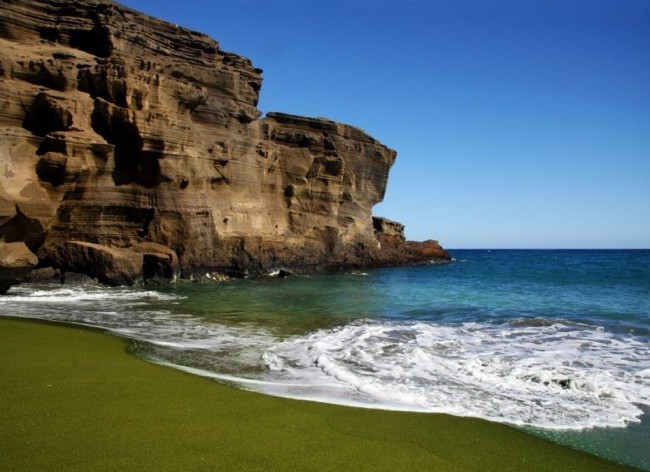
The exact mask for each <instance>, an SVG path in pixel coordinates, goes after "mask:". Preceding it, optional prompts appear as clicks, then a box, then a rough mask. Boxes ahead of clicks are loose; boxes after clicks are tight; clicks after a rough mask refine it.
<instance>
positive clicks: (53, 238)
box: [0, 0, 449, 275]
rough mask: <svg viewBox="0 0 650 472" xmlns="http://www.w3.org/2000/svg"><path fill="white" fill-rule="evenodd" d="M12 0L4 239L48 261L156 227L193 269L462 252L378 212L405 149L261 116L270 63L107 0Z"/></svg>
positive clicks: (3, 30)
mask: <svg viewBox="0 0 650 472" xmlns="http://www.w3.org/2000/svg"><path fill="white" fill-rule="evenodd" d="M0 4H1V5H2V8H0V173H1V178H0V241H4V242H5V243H13V242H24V243H25V245H26V246H27V247H28V248H29V249H30V250H31V251H32V252H33V253H35V254H37V255H38V258H39V261H40V262H39V264H40V266H54V267H58V268H60V269H61V270H72V269H73V268H74V270H76V271H81V272H84V267H85V266H84V264H86V265H88V264H90V265H92V264H93V262H92V260H93V257H95V259H94V260H95V263H96V261H97V258H96V256H92V255H90V256H89V255H88V254H90V253H88V251H89V249H88V248H89V247H91V246H92V247H93V248H95V247H97V248H98V249H97V250H100V249H101V250H102V251H104V252H103V253H102V254H108V253H110V254H114V253H116V251H117V250H129V248H133V247H136V246H138V245H142V244H143V243H155V244H154V245H153V246H155V247H156V248H162V249H156V250H155V251H153V250H152V251H149V253H151V254H158V255H163V256H165V254H166V251H167V249H165V248H169V249H171V250H172V252H173V253H175V254H174V256H173V257H174V258H175V257H176V255H177V256H178V259H177V261H176V262H174V264H176V265H177V266H178V268H176V266H175V267H174V268H173V269H169V268H167V269H166V270H172V271H177V270H182V271H183V273H184V274H185V275H189V274H192V273H193V272H200V271H205V270H214V271H224V272H232V273H236V274H245V273H247V272H252V273H259V272H264V271H267V270H269V269H271V268H274V267H289V268H302V269H317V268H333V267H341V266H373V265H395V264H404V263H409V264H411V263H426V262H432V261H433V262H435V261H444V260H447V259H448V258H449V256H448V254H447V253H446V252H445V251H444V250H443V249H442V248H440V246H439V245H437V243H435V242H431V241H430V242H427V243H407V242H406V241H404V238H403V234H401V235H400V230H399V225H398V224H396V223H393V222H387V220H382V219H375V222H374V223H373V219H372V211H371V210H372V207H373V205H375V204H376V203H378V202H380V201H381V200H382V199H383V196H384V192H385V189H386V184H387V179H388V172H389V169H390V167H391V165H392V164H393V162H394V160H395V157H396V153H395V151H393V150H391V149H389V148H387V147H386V146H384V145H383V144H381V143H380V142H378V141H377V140H375V139H373V138H372V137H370V136H368V135H367V134H366V133H364V132H363V131H361V130H360V129H358V128H355V127H352V126H348V125H344V124H340V123H336V122H333V121H329V120H326V119H321V118H306V117H300V116H293V115H287V114H282V113H268V114H267V115H266V116H265V117H264V118H261V113H260V111H259V110H258V109H257V102H258V96H259V93H260V89H261V85H262V71H261V70H260V69H257V68H255V67H254V66H253V65H252V64H251V62H250V61H249V60H248V59H246V58H243V57H241V56H238V55H235V54H231V53H227V52H224V51H222V50H221V49H220V48H219V44H218V43H217V42H216V41H214V40H213V39H211V38H209V37H208V36H206V35H204V34H201V33H197V32H194V31H190V30H188V29H185V28H181V27H178V26H176V25H173V24H170V23H166V22H164V21H161V20H157V19H155V18H152V17H149V16H146V15H144V14H141V13H138V12H136V11H133V10H131V9H128V8H126V7H123V6H121V5H118V4H116V3H113V2H110V1H105V0H86V1H84V2H80V1H77V0H3V1H1V2H0ZM382 221H385V222H384V223H382ZM396 225H398V226H396ZM402 230H403V228H402ZM80 243H82V244H81V245H80ZM84 244H85V245H86V246H83V247H84V248H85V249H84V251H80V250H79V248H80V247H82V245H84ZM153 246H149V247H153ZM94 250H95V249H93V251H94ZM81 252H83V253H84V254H86V253H88V254H86V256H84V257H86V259H83V257H82V256H80V255H79V254H81ZM130 252H134V253H137V254H140V256H138V257H139V258H136V262H138V261H140V260H141V258H142V254H141V252H137V251H130ZM149 253H147V254H149ZM93 254H94V253H93ZM120 254H122V253H120ZM111 257H112V256H111ZM165 257H167V256H165ZM170 257H172V256H170ZM80 258H81V259H80ZM127 258H128V257H127ZM163 259H164V257H163ZM161 260H162V259H161ZM84 261H86V262H84ZM85 272H89V270H86V271H85ZM90 272H91V271H90ZM174 273H176V272H174Z"/></svg>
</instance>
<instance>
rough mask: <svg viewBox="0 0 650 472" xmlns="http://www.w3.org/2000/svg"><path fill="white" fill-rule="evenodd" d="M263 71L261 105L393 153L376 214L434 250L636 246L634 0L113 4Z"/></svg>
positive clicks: (642, 238) (648, 6)
mask: <svg viewBox="0 0 650 472" xmlns="http://www.w3.org/2000/svg"><path fill="white" fill-rule="evenodd" d="M122 3H124V4H125V5H128V6H130V7H132V8H135V9H137V10H140V11H143V12H145V13H148V14H151V15H154V16H157V17H160V18H164V19H166V20H169V21H171V22H174V23H177V24H179V25H182V26H186V27H188V28H191V29H195V30H198V31H202V32H204V33H207V34H209V35H210V36H212V37H213V38H215V39H217V40H218V41H219V42H220V44H221V47H222V49H224V50H226V51H231V52H235V53H237V54H240V55H243V56H246V57H248V58H250V59H251V60H252V61H253V63H254V64H255V66H256V67H260V68H262V69H264V84H263V86H262V92H261V99H260V104H259V107H260V109H261V110H262V112H264V113H266V112H268V111H283V112H287V113H294V114H299V115H306V116H322V117H327V118H330V119H333V120H336V121H341V122H344V123H349V124H352V125H355V126H358V127H360V128H363V129H364V130H366V131H367V132H368V133H370V134H371V135H372V136H374V137H375V138H377V139H379V140H380V141H382V142H383V143H385V144H386V145H388V146H389V147H391V148H393V149H395V150H397V152H398V158H397V162H396V164H395V166H394V167H393V169H392V171H391V175H390V179H389V185H388V191H387V193H386V198H385V201H384V202H383V203H381V204H379V205H377V206H376V207H375V214H378V215H382V216H386V217H388V218H391V219H394V220H398V221H401V222H402V223H404V224H405V225H406V231H407V236H408V237H409V238H410V239H417V240H422V239H428V238H434V239H438V240H440V242H441V243H442V244H443V246H445V247H448V248H564V247H566V248H579V247H584V248H619V247H620V248H625V247H637V248H638V247H642V248H650V2H649V1H646V0H611V1H605V0H585V1H579V0H473V1H470V0H454V1H452V0H444V1H443V0H440V1H438V0H430V1H427V0H401V1H398V0H392V1H388V0H373V1H361V0H358V1H357V0H348V1H343V0H339V1H331V0H223V1H218V2H217V1H212V0H187V1H184V2H178V1H177V0H174V1H171V0H124V1H123V2H122Z"/></svg>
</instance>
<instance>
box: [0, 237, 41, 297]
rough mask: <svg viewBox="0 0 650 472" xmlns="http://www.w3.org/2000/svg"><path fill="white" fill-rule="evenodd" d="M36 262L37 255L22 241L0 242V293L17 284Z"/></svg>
mask: <svg viewBox="0 0 650 472" xmlns="http://www.w3.org/2000/svg"><path fill="white" fill-rule="evenodd" d="M37 264H38V257H36V255H35V254H34V253H33V252H31V251H30V250H29V248H28V247H27V245H26V244H25V243H23V242H16V243H4V242H0V294H3V293H6V292H7V290H9V288H10V287H11V286H12V285H15V284H18V283H20V282H22V281H23V280H24V278H25V277H27V276H28V275H29V273H30V272H31V270H32V269H33V268H34V267H36V265H37Z"/></svg>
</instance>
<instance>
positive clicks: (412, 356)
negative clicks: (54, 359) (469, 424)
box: [0, 250, 650, 470]
mask: <svg viewBox="0 0 650 472" xmlns="http://www.w3.org/2000/svg"><path fill="white" fill-rule="evenodd" d="M451 253H452V256H453V257H454V260H453V262H451V263H449V264H443V265H433V266H422V267H410V268H392V269H373V270H364V271H341V272H337V273H326V274H313V275H310V276H295V277H289V278H286V279H279V278H277V277H267V278H261V279H256V280H232V281H229V282H221V283H200V282H199V283H197V282H194V283H181V284H178V285H176V286H169V287H160V288H123V287H122V288H105V287H100V286H98V285H94V284H92V283H86V284H79V285H29V284H26V285H19V286H16V287H13V288H12V289H11V290H10V291H9V293H8V294H7V295H6V296H4V297H0V314H3V315H10V316H24V317H33V318H42V319H50V320H57V321H67V322H74V323H81V324H86V325H91V326H98V327H103V328H105V329H108V330H110V331H112V332H114V333H117V334H119V335H121V336H125V337H128V338H132V339H134V340H137V341H138V349H139V350H140V353H141V355H143V356H144V357H146V358H148V359H150V360H152V361H155V362H160V363H164V364H168V365H172V366H174V367H176V368H181V369H184V370H187V371H189V372H193V373H196V374H199V375H204V376H208V377H212V378H215V379H217V380H219V381H222V382H226V383H229V384H232V385H235V386H238V387H240V388H245V389H249V390H255V391H259V392H262V393H267V394H271V395H279V396H286V397H292V398H302V399H311V400H314V401H324V402H332V403H339V404H347V405H357V406H363V407H371V408H384V409H396V410H410V411H422V412H436V413H448V414H452V415H458V416H474V417H480V418H485V419H488V420H491V421H497V422H502V423H507V424H511V425H514V426H516V427H520V428H523V429H525V430H527V431H529V432H531V433H532V434H538V435H542V436H544V437H547V438H550V439H552V440H554V441H557V442H560V443H563V444H567V445H570V446H571V447H575V448H579V449H583V450H586V451H589V452H591V453H594V454H596V455H600V456H603V457H606V458H609V459H612V460H615V461H617V462H622V463H626V464H631V465H636V466H637V467H640V468H643V469H646V470H650V446H649V445H650V418H649V415H650V250H620V251H618V250H607V251H601V250H458V251H451ZM640 445H645V446H644V447H639V446H640Z"/></svg>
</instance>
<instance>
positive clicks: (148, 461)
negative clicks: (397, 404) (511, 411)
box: [0, 317, 632, 471]
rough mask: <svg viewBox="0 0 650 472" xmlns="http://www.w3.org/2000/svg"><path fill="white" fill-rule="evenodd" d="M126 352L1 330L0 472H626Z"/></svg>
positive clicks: (64, 330)
mask: <svg viewBox="0 0 650 472" xmlns="http://www.w3.org/2000/svg"><path fill="white" fill-rule="evenodd" d="M132 348H133V343H132V342H130V341H127V340H124V339H121V338H119V337H115V336H111V335H108V334H104V333H102V332H100V331H98V330H89V329H81V328H79V327H73V326H70V325H62V324H56V323H47V322H36V321H26V320H17V319H12V318H5V317H3V318H0V358H2V360H3V361H2V363H1V364H0V379H1V385H2V388H1V389H0V401H1V402H2V404H3V405H4V407H3V408H2V411H1V412H0V419H1V424H2V429H1V431H0V433H1V440H0V456H2V458H3V470H5V471H24V470H93V471H98V470H124V471H127V470H266V471H269V470H372V471H376V470H393V471H395V470H445V471H447V470H449V471H453V470H458V471H460V470H463V471H467V470H481V471H486V470H495V471H496V470H499V471H501V470H530V471H543V470H549V471H551V470H552V471H557V470H575V471H579V470H585V471H587V470H589V471H600V470H603V471H605V470H632V469H628V468H626V467H623V466H619V465H615V464H611V463H608V462H606V461H603V460H600V459H598V458H596V457H594V456H590V455H588V454H585V453H582V452H578V451H574V450H571V449H568V448H565V447H562V446H558V445H555V444H552V443H550V442H547V441H545V440H542V439H539V438H536V437H533V436H530V435H527V434H525V433H522V432H520V431H517V430H515V429H513V428H511V427H508V426H505V425H500V424H496V423H491V422H487V421H484V420H480V419H470V418H458V417H452V416H448V415H440V414H420V413H408V412H391V411H383V410H373V409H361V408H350V407H344V406H336V405H328V404H323V403H315V402H305V401H298V400H290V399H283V398H276V397H271V396H265V395H261V394H257V393H251V392H247V391H243V390H241V389H235V388H232V387H229V386H225V385H222V384H218V383H216V382H214V381H211V380H208V379H205V378H201V377H197V376H193V375H190V374H187V373H184V372H180V371H178V370H174V369H170V368H167V367H164V366H160V365H156V364H153V363H149V362H146V361H144V360H141V359H139V358H138V357H137V356H134V355H132V353H129V350H132Z"/></svg>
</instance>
